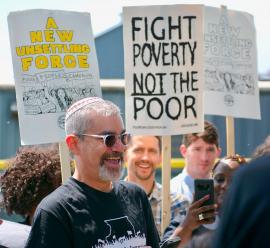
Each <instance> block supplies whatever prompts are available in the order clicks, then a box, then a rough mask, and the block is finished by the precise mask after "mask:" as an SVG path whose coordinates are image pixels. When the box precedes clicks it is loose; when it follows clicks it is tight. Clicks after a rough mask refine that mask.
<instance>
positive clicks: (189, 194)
mask: <svg viewBox="0 0 270 248" xmlns="http://www.w3.org/2000/svg"><path fill="white" fill-rule="evenodd" d="M170 187H171V193H176V194H182V195H184V196H185V197H186V198H187V200H188V201H189V203H192V202H193V194H194V179H193V178H192V177H191V176H190V175H188V173H187V170H186V167H185V168H184V169H183V170H182V172H181V173H179V174H178V175H177V176H176V177H174V178H172V179H171V182H170Z"/></svg>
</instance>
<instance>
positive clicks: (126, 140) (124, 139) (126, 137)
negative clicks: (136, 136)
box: [121, 133, 130, 145]
mask: <svg viewBox="0 0 270 248" xmlns="http://www.w3.org/2000/svg"><path fill="white" fill-rule="evenodd" d="M129 141H130V134H129V133H124V134H121V142H122V144H123V145H127V144H128V143H129Z"/></svg>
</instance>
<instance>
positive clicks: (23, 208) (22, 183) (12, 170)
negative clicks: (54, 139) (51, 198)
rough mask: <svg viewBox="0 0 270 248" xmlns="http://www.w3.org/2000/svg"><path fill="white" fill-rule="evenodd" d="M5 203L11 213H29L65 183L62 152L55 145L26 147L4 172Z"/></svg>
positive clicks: (2, 187) (2, 177)
mask: <svg viewBox="0 0 270 248" xmlns="http://www.w3.org/2000/svg"><path fill="white" fill-rule="evenodd" d="M0 182H1V191H2V194H3V204H4V207H5V209H6V211H7V213H8V214H12V213H16V214H20V215H26V216H27V215H29V214H30V213H31V211H33V210H34V209H35V208H36V207H37V205H38V204H39V202H40V201H41V200H42V199H43V198H44V197H45V196H47V195H48V194H49V193H51V192H52V191H53V190H55V189H56V188H57V187H58V186H60V185H61V166H60V158H59V152H58V150H57V149H56V147H55V146H53V147H46V148H44V147H40V146H33V147H27V146H26V147H23V148H21V149H19V150H18V152H17V154H16V157H15V158H14V159H12V160H10V161H9V167H8V169H7V170H6V171H5V173H4V174H3V175H2V176H1V181H0Z"/></svg>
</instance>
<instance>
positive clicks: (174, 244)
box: [160, 237, 181, 248]
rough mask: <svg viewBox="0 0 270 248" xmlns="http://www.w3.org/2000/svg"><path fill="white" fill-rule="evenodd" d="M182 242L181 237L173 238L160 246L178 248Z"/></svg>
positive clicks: (162, 247)
mask: <svg viewBox="0 0 270 248" xmlns="http://www.w3.org/2000/svg"><path fill="white" fill-rule="evenodd" d="M180 242H181V239H180V238H179V237H173V238H169V239H167V240H165V242H163V243H162V244H161V246H160V248H176V247H177V246H178V245H179V244H180Z"/></svg>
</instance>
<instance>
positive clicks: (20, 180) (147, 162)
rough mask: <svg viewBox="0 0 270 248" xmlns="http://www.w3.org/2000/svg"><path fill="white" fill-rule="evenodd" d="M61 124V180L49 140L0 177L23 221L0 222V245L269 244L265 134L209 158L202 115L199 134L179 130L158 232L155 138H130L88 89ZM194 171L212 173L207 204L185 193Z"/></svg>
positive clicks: (214, 149) (114, 111)
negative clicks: (176, 167) (65, 156)
mask: <svg viewBox="0 0 270 248" xmlns="http://www.w3.org/2000/svg"><path fill="white" fill-rule="evenodd" d="M65 130H66V144H67V146H68V148H69V151H70V153H71V155H72V157H73V159H74V161H75V164H76V166H75V170H74V174H73V176H72V177H70V178H69V179H68V180H67V182H65V183H64V184H61V169H60V159H59V152H58V150H57V149H56V147H55V146H50V147H48V146H47V147H41V146H34V147H24V148H21V149H20V150H19V151H18V153H17V154H16V156H15V158H14V159H12V160H11V161H10V165H9V168H8V169H7V170H6V172H5V173H4V174H3V175H2V176H1V181H0V184H1V193H2V196H3V199H2V205H3V206H4V208H5V210H6V211H7V213H9V214H13V213H16V214H20V215H22V216H24V218H25V221H23V223H20V224H19V223H11V222H8V221H5V220H2V221H1V223H0V247H15V248H16V247H27V248H32V247H39V248H43V247H44V248H45V247H91V248H97V247H104V248H105V247H152V248H158V247H160V245H162V244H166V241H167V240H174V238H176V237H179V238H180V242H177V244H176V245H175V247H178V248H180V247H189V248H191V247H224V248H225V247H268V246H269V244H270V238H269V237H270V236H269V235H267V230H268V229H267V227H268V222H269V221H268V213H269V210H270V198H269V197H268V195H267V194H268V192H269V187H268V180H269V179H268V178H269V176H268V175H270V173H269V170H270V167H269V165H268V163H269V161H270V160H269V159H270V138H267V139H266V140H265V142H264V144H262V145H260V146H259V147H258V148H257V149H256V150H255V151H254V154H253V155H252V158H251V161H250V162H249V161H247V160H246V159H245V158H244V157H243V156H240V155H237V154H233V155H230V156H226V157H224V158H221V159H219V158H220V155H221V147H220V146H219V136H218V130H217V129H216V127H215V126H214V125H213V124H212V123H210V122H208V121H205V124H204V131H203V132H201V133H193V134H185V135H183V139H182V144H181V145H180V147H179V152H180V153H181V155H182V156H183V158H184V160H185V167H184V169H183V170H182V172H181V173H180V174H179V175H177V176H176V177H174V178H172V179H171V182H170V189H171V194H170V200H171V215H170V224H169V226H168V227H167V228H166V229H165V230H162V228H161V219H162V210H161V203H162V194H161V189H162V185H160V184H159V183H158V182H157V181H156V178H155V172H156V169H157V167H158V165H159V164H160V163H161V160H162V154H161V149H162V144H161V138H160V137H159V136H131V135H130V134H129V133H127V132H126V131H125V127H124V124H123V120H122V118H121V115H120V110H119V108H118V107H117V106H116V105H115V104H113V103H112V102H109V101H106V100H103V99H101V98H98V97H88V98H84V99H82V100H79V101H78V102H76V103H74V104H72V105H71V106H70V107H69V108H68V110H67V112H66V117H65ZM124 163H125V164H126V166H127V176H126V177H125V178H124V179H123V180H122V178H121V177H122V171H123V167H124ZM197 179H211V180H212V181H213V184H214V196H215V197H214V203H213V204H212V203H211V204H206V202H207V200H208V199H209V197H210V196H209V195H206V196H204V197H202V198H201V199H196V198H194V193H195V187H194V182H195V180H197ZM16 230H17V231H16ZM18 230H20V231H18ZM15 232H16V233H15ZM16 237H17V238H16ZM15 240H19V241H18V242H17V241H16V242H15ZM163 247H164V246H163ZM165 247H166V246H165ZM168 247H169V246H168Z"/></svg>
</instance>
